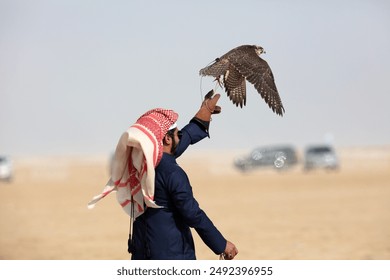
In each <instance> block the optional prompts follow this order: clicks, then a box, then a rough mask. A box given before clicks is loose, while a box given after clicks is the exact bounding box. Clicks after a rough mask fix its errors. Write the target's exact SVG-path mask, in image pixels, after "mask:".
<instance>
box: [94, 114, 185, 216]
mask: <svg viewBox="0 0 390 280" xmlns="http://www.w3.org/2000/svg"><path fill="white" fill-rule="evenodd" d="M177 118H178V114H177V113H176V112H174V111H172V110H166V109H161V108H157V109H153V110H150V111H148V112H146V113H145V114H143V115H142V116H141V117H140V118H139V119H138V120H137V122H136V123H135V124H133V125H132V126H131V127H130V128H129V129H128V130H127V131H126V132H124V133H123V134H122V136H121V137H120V139H119V142H118V145H117V147H116V150H115V155H114V159H113V162H112V170H111V178H110V180H109V181H108V182H107V184H106V186H105V187H104V189H103V191H102V193H101V194H99V195H97V196H95V197H93V199H92V200H91V201H90V202H89V203H88V208H93V207H94V206H95V204H96V203H97V202H98V201H99V200H101V199H102V198H103V197H105V196H107V195H108V194H109V193H111V192H113V191H116V196H117V200H118V202H119V204H120V205H121V206H122V208H123V210H124V211H125V212H126V213H127V214H129V215H130V216H132V214H131V204H132V203H134V208H133V209H134V217H133V218H136V217H138V216H139V215H141V214H142V213H143V212H144V210H145V209H144V205H145V204H146V206H147V207H153V208H158V207H159V206H158V205H157V204H156V203H155V202H154V176H155V171H154V169H155V167H156V166H157V165H158V164H159V162H160V160H161V158H162V154H163V143H162V140H163V138H164V136H165V134H166V133H167V132H168V129H169V128H170V127H171V126H172V125H173V124H174V123H175V122H176V120H177ZM131 197H133V201H132V200H131Z"/></svg>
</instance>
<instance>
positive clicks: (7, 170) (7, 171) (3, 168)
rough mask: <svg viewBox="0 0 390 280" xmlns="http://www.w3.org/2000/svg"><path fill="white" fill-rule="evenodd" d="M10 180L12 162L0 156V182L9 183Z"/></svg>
mask: <svg viewBox="0 0 390 280" xmlns="http://www.w3.org/2000/svg"><path fill="white" fill-rule="evenodd" d="M11 179H12V162H11V159H10V158H9V157H7V156H0V180H1V181H8V182H9V181H11Z"/></svg>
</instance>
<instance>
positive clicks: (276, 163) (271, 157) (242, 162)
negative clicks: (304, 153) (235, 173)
mask: <svg viewBox="0 0 390 280" xmlns="http://www.w3.org/2000/svg"><path fill="white" fill-rule="evenodd" d="M297 162H298V157H297V153H296V150H295V148H293V147H292V146H289V145H279V146H264V147H259V148H256V149H254V150H253V151H252V152H251V153H250V154H249V155H248V156H243V157H239V158H237V159H235V160H234V165H235V167H237V168H238V169H240V170H241V171H248V170H250V169H253V168H256V167H273V168H275V169H279V170H281V169H286V168H288V167H291V166H293V165H295V164H296V163H297Z"/></svg>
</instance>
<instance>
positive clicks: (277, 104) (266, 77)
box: [229, 48, 284, 116]
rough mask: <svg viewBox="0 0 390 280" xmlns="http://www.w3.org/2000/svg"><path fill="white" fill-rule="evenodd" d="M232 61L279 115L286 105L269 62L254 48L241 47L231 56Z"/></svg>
mask: <svg viewBox="0 0 390 280" xmlns="http://www.w3.org/2000/svg"><path fill="white" fill-rule="evenodd" d="M229 61H230V63H231V64H232V65H233V66H234V67H235V68H236V69H237V71H238V72H240V73H241V74H242V75H243V76H245V78H246V79H247V80H248V81H249V82H250V83H252V84H253V85H254V86H255V88H256V90H257V91H258V92H259V93H260V95H261V97H262V98H263V99H264V100H265V102H266V103H267V104H268V106H269V107H270V108H271V109H272V111H274V112H275V113H276V114H278V115H281V116H282V115H283V113H284V107H283V104H282V101H281V99H280V96H279V93H278V90H277V88H276V84H275V79H274V76H273V74H272V71H271V68H270V67H269V65H268V63H267V62H266V61H265V60H263V59H262V58H260V57H259V56H258V55H257V54H256V52H255V51H254V50H253V49H247V48H246V49H240V50H237V51H236V52H235V53H232V54H231V55H230V56H229Z"/></svg>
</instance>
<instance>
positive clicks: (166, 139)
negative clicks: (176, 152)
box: [163, 134, 172, 146]
mask: <svg viewBox="0 0 390 280" xmlns="http://www.w3.org/2000/svg"><path fill="white" fill-rule="evenodd" d="M171 142H172V138H171V136H169V135H168V134H165V136H164V138H163V144H164V145H165V146H168V145H170V144H171Z"/></svg>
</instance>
